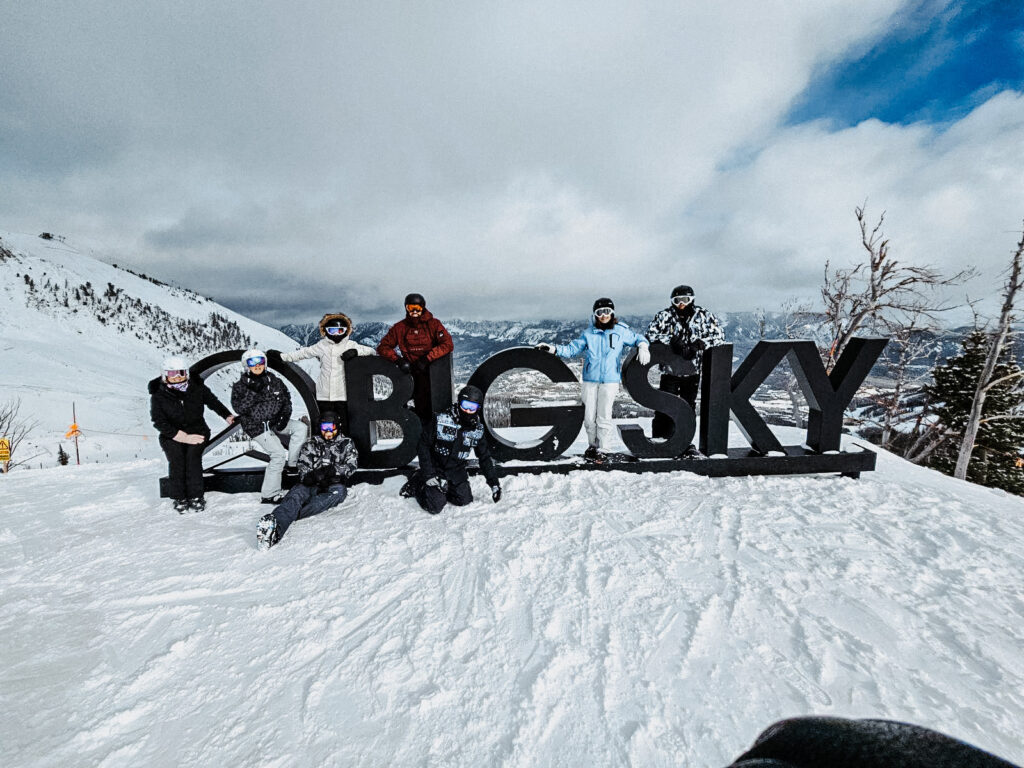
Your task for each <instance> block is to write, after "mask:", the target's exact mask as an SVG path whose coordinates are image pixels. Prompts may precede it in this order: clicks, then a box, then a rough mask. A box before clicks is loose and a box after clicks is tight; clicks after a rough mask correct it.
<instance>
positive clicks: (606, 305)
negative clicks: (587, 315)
mask: <svg viewBox="0 0 1024 768" xmlns="http://www.w3.org/2000/svg"><path fill="white" fill-rule="evenodd" d="M599 309H610V310H612V311H613V312H614V311H615V302H614V301H612V300H611V299H608V298H604V299H598V300H597V301H595V302H594V309H593V311H594V312H597V310H599Z"/></svg>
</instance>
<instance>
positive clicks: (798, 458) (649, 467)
mask: <svg viewBox="0 0 1024 768" xmlns="http://www.w3.org/2000/svg"><path fill="white" fill-rule="evenodd" d="M782 452H784V453H785V455H784V456H759V455H751V452H750V450H749V449H747V448H730V449H729V453H728V456H727V457H723V458H711V459H706V458H703V457H700V458H686V459H641V460H639V461H631V462H616V461H612V462H608V463H606V464H590V463H583V462H580V461H577V460H574V459H573V457H570V456H565V457H562V458H564V459H568V460H566V461H558V460H555V461H547V462H539V463H537V464H522V465H501V464H499V465H498V466H497V470H498V477H509V476H511V475H542V474H559V475H565V474H568V473H569V472H633V473H637V474H639V473H646V472H680V471H682V472H692V473H694V474H696V475H704V476H705V477H742V476H748V475H808V474H814V473H819V472H835V473H837V474H841V475H843V476H844V477H859V476H860V473H861V472H871V471H872V470H873V469H874V468H875V461H876V459H877V457H876V455H875V452H874V451H871V450H868V449H864V450H861V451H849V452H846V451H844V452H838V453H814V452H813V451H808V450H807V449H805V448H804V447H803V446H796V445H791V446H785V447H784V449H783V451H782ZM782 452H780V453H782ZM250 455H252V456H255V457H257V458H264V455H263V454H260V453H258V452H256V451H253V452H251V454H250ZM411 471H412V467H398V468H394V469H358V470H356V471H355V472H354V473H353V475H352V479H351V484H352V485H355V484H357V483H371V484H373V485H379V484H380V483H381V482H383V481H384V480H385V479H387V478H389V477H395V476H397V475H409V474H410V473H411ZM469 474H471V475H474V474H479V471H478V470H477V469H475V468H473V469H470V470H469ZM166 482H167V478H161V479H160V495H161V496H165V495H166V491H165V490H164V488H165V485H166ZM262 482H263V467H246V468H232V467H229V466H226V462H225V466H220V465H217V466H214V467H212V468H207V470H206V474H205V475H204V478H203V485H204V487H205V489H206V490H207V491H220V492H221V493H251V492H255V491H258V490H259V489H260V483H262ZM289 485H290V482H289V478H288V477H287V476H285V478H284V487H285V488H287V487H289Z"/></svg>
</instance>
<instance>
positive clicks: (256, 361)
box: [245, 356, 267, 368]
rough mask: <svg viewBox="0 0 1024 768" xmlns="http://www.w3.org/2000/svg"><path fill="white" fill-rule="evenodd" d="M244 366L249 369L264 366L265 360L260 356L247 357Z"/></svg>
mask: <svg viewBox="0 0 1024 768" xmlns="http://www.w3.org/2000/svg"><path fill="white" fill-rule="evenodd" d="M245 364H246V365H247V366H249V367H250V368H255V367H256V366H257V365H266V364H267V358H265V357H262V356H256V357H247V358H245Z"/></svg>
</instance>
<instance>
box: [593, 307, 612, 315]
mask: <svg viewBox="0 0 1024 768" xmlns="http://www.w3.org/2000/svg"><path fill="white" fill-rule="evenodd" d="M611 315H612V310H610V309H608V308H607V307H601V308H600V309H595V310H594V317H610V316H611Z"/></svg>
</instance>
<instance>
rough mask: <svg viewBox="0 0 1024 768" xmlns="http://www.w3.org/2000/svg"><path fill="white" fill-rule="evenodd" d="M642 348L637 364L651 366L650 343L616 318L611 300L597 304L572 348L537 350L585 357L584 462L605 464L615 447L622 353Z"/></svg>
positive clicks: (550, 346) (552, 346) (540, 346)
mask: <svg viewBox="0 0 1024 768" xmlns="http://www.w3.org/2000/svg"><path fill="white" fill-rule="evenodd" d="M630 346H635V347H638V349H639V352H638V353H637V360H638V361H639V362H640V364H641V365H647V363H649V362H650V360H651V355H650V351H649V345H648V342H647V339H645V338H644V337H643V336H641V335H640V334H639V333H637V332H636V331H634V330H633V329H632V328H630V327H629V326H628V325H626V324H625V323H623V322H620V321H619V319H618V318H617V317H616V316H615V303H614V302H613V301H612V300H611V299H608V298H602V299H598V300H597V301H595V302H594V315H593V320H592V321H591V325H590V327H588V328H586V329H585V330H584V331H583V332H582V333H581V334H580V335H579V336H578V337H577V338H575V339H574V340H573V341H570V342H569V343H568V344H557V345H555V344H546V343H542V344H538V345H537V349H540V350H543V351H545V352H550V353H551V354H553V355H558V356H559V357H576V356H577V355H579V354H583V355H584V358H583V427H584V429H585V430H586V432H587V443H588V447H587V450H586V452H585V453H584V454H583V456H584V458H586V459H588V460H590V461H595V462H598V463H600V462H603V461H605V460H606V458H607V456H606V454H607V453H608V452H609V450H610V449H611V447H612V438H613V437H614V435H615V432H614V428H613V425H612V404H613V403H614V402H615V395H617V394H618V392H619V382H620V381H621V380H622V352H623V350H624V349H625V348H626V347H630Z"/></svg>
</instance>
